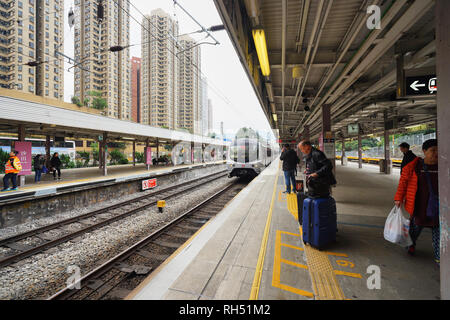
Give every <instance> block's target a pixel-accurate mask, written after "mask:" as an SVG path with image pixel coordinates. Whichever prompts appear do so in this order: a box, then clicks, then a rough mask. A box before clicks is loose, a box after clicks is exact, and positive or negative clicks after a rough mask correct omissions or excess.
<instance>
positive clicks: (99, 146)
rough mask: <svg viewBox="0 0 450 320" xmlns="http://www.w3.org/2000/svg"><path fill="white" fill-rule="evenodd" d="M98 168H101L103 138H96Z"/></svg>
mask: <svg viewBox="0 0 450 320" xmlns="http://www.w3.org/2000/svg"><path fill="white" fill-rule="evenodd" d="M98 168H99V169H101V168H103V140H100V138H99V139H98Z"/></svg>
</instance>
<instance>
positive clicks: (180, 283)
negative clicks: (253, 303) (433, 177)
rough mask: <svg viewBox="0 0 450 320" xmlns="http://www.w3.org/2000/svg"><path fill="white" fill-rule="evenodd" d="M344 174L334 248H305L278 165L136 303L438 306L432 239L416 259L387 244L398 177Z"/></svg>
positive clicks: (144, 288) (175, 258)
mask: <svg viewBox="0 0 450 320" xmlns="http://www.w3.org/2000/svg"><path fill="white" fill-rule="evenodd" d="M336 170H337V172H336V178H337V181H338V185H337V186H336V187H335V188H334V189H333V197H334V198H335V199H336V202H337V211H338V229H339V231H338V233H337V242H336V243H335V244H333V245H331V246H330V247H329V248H327V249H326V250H325V251H318V250H315V249H313V248H311V247H309V246H308V245H306V246H305V245H304V244H303V241H302V240H301V234H302V232H301V228H300V227H299V224H298V221H297V198H296V196H295V195H286V194H283V193H282V191H284V189H285V187H284V177H283V173H282V171H281V169H280V162H279V160H277V161H274V162H273V163H272V164H271V165H270V166H269V167H268V168H267V169H266V170H264V171H263V172H262V173H261V174H260V175H259V176H258V177H257V178H255V179H254V180H253V181H252V182H251V183H250V184H249V185H248V186H247V187H246V188H245V189H243V190H242V191H241V192H240V193H239V194H238V195H237V196H236V197H235V198H234V199H233V200H232V201H231V202H230V203H229V204H228V205H227V206H226V207H225V208H224V209H223V210H222V211H221V212H220V213H219V214H218V215H217V216H216V217H215V218H214V219H212V220H211V221H210V222H209V223H208V224H206V225H205V226H204V227H203V228H202V229H201V230H199V232H197V233H196V234H195V235H194V236H193V237H192V238H190V239H189V240H188V241H187V242H186V243H185V244H184V245H183V246H182V247H181V248H179V249H178V250H177V251H176V252H175V253H174V254H173V255H172V256H171V257H169V258H168V259H167V260H166V261H165V262H164V263H163V264H162V265H161V266H160V267H159V268H158V269H156V270H155V271H154V272H153V273H152V274H151V275H150V276H149V277H148V278H147V279H146V280H145V281H144V282H142V283H141V285H140V286H139V287H137V288H136V289H135V290H134V291H133V292H132V293H131V294H129V295H128V297H127V299H134V300H146V299H151V300H153V299H154V300H158V299H165V300H171V299H175V300H177V299H187V300H190V299H192V300H197V299H198V300H213V299H214V300H216V299H218V300H248V299H250V300H312V299H316V300H323V299H327V300H334V299H336V300H346V299H351V300H359V299H361V300H367V299H396V300H397V299H439V298H440V279H439V267H438V266H437V265H436V264H435V263H434V261H433V254H432V248H431V232H429V231H428V230H424V232H423V234H422V235H421V238H420V239H419V240H418V242H417V247H416V256H414V257H412V256H409V255H408V254H407V253H406V250H405V249H404V248H402V247H399V246H397V245H394V244H391V243H389V242H387V241H386V240H384V238H383V228H384V222H385V219H386V217H387V215H388V214H389V212H390V210H391V209H392V207H393V196H394V192H395V190H396V187H397V183H398V178H399V173H398V170H394V172H393V174H392V175H384V174H380V173H379V170H378V167H377V166H373V165H370V164H367V165H363V169H358V166H357V164H351V163H349V164H348V166H341V165H339V164H337V167H336ZM300 178H301V177H300ZM368 204H370V205H368Z"/></svg>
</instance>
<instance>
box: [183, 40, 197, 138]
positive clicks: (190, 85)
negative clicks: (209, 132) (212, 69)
mask: <svg viewBox="0 0 450 320" xmlns="http://www.w3.org/2000/svg"><path fill="white" fill-rule="evenodd" d="M178 43H179V53H178V56H179V58H180V61H179V68H178V70H179V71H178V101H179V106H178V127H179V128H184V129H187V130H189V131H190V132H192V133H194V134H201V133H202V91H201V82H202V80H201V71H200V70H201V51H200V46H198V45H196V44H197V43H196V41H195V40H194V39H192V38H191V37H189V36H186V35H185V36H181V37H179V41H178Z"/></svg>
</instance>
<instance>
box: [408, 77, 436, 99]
mask: <svg viewBox="0 0 450 320" xmlns="http://www.w3.org/2000/svg"><path fill="white" fill-rule="evenodd" d="M405 80H406V95H407V96H423V95H432V94H436V92H437V80H436V75H428V76H417V77H406V79H405Z"/></svg>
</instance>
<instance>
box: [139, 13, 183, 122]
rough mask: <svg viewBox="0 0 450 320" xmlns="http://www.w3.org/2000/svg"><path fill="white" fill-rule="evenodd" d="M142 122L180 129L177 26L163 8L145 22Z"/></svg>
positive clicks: (142, 66)
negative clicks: (178, 124)
mask: <svg viewBox="0 0 450 320" xmlns="http://www.w3.org/2000/svg"><path fill="white" fill-rule="evenodd" d="M142 25H143V26H142V54H141V57H142V58H141V59H142V64H141V70H142V72H141V88H142V89H141V97H142V99H141V123H142V124H148V125H151V126H156V127H165V128H168V129H172V130H174V129H177V128H178V126H177V123H178V94H177V93H178V82H177V71H178V59H177V57H176V52H177V48H176V39H177V36H178V23H177V22H176V21H175V20H174V19H172V18H171V17H170V15H169V14H167V13H165V12H164V11H163V10H161V9H156V10H153V11H152V12H151V14H150V15H147V16H145V18H144V19H143V21H142Z"/></svg>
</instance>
